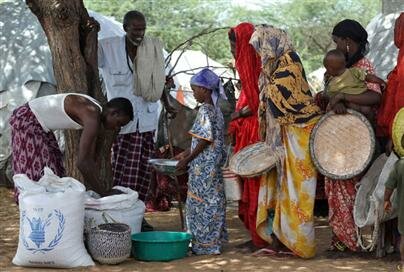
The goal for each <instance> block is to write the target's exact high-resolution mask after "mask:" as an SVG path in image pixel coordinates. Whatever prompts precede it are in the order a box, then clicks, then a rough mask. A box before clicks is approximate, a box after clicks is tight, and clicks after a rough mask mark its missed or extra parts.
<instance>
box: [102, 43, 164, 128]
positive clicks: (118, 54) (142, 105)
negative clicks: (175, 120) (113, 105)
mask: <svg viewBox="0 0 404 272" xmlns="http://www.w3.org/2000/svg"><path fill="white" fill-rule="evenodd" d="M98 66H99V68H100V70H101V74H102V77H103V79H104V82H105V86H106V89H107V98H108V100H111V99H112V98H115V97H125V98H127V99H129V100H130V101H131V102H132V106H133V115H134V116H133V121H131V122H129V124H127V125H126V126H124V127H122V128H121V131H120V132H119V133H120V134H127V133H133V132H136V131H137V130H138V131H139V132H140V133H143V132H147V131H153V130H156V129H157V126H158V107H159V104H158V102H148V101H145V100H144V99H143V98H142V97H140V96H136V95H134V92H133V90H134V88H135V86H134V80H133V74H132V72H131V70H130V69H129V67H130V68H131V69H132V70H133V64H132V61H131V59H130V57H129V56H128V55H127V54H126V49H125V36H123V37H113V38H109V39H104V40H100V41H98Z"/></svg>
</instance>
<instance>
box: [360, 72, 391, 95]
mask: <svg viewBox="0 0 404 272" xmlns="http://www.w3.org/2000/svg"><path fill="white" fill-rule="evenodd" d="M365 80H366V81H367V82H370V83H376V84H379V85H380V87H381V89H382V91H383V90H384V89H386V85H387V84H386V82H385V81H384V80H383V79H381V78H380V77H378V76H376V75H373V74H366V77H365Z"/></svg>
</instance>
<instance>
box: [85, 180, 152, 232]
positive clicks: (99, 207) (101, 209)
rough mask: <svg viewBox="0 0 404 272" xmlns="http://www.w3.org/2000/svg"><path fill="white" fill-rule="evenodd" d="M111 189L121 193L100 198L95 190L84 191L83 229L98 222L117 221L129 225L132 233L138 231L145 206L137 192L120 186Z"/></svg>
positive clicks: (86, 229) (98, 223)
mask: <svg viewBox="0 0 404 272" xmlns="http://www.w3.org/2000/svg"><path fill="white" fill-rule="evenodd" d="M113 189H117V190H119V191H122V192H123V194H119V195H111V196H106V197H101V198H100V197H99V195H98V194H96V193H95V192H92V191H88V192H86V201H85V219H84V222H85V224H84V229H85V231H88V230H89V229H90V228H92V227H95V226H97V225H100V224H104V223H108V222H118V223H124V224H127V225H129V227H130V228H131V233H132V234H134V233H138V232H140V229H141V226H142V220H143V216H144V212H145V209H146V206H145V205H144V203H143V201H141V200H140V199H139V195H138V193H137V192H136V191H133V190H132V189H130V188H127V187H122V186H115V187H114V188H113Z"/></svg>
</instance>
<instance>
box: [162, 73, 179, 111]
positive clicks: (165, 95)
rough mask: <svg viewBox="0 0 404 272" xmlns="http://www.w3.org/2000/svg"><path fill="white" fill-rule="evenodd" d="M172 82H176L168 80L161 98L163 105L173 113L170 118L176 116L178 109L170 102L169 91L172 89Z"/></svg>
mask: <svg viewBox="0 0 404 272" xmlns="http://www.w3.org/2000/svg"><path fill="white" fill-rule="evenodd" d="M171 80H172V79H171ZM171 84H174V83H173V82H171V81H170V80H169V81H166V83H165V85H164V90H163V93H162V94H161V99H160V100H161V102H162V104H163V107H164V108H165V109H166V111H167V112H168V113H169V114H170V115H171V116H170V118H175V116H176V115H177V110H176V109H175V108H174V107H173V106H171V104H170V102H169V101H168V95H170V94H169V93H168V92H169V89H171ZM174 86H175V85H174Z"/></svg>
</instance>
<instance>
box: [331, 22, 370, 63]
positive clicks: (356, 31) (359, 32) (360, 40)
mask: <svg viewBox="0 0 404 272" xmlns="http://www.w3.org/2000/svg"><path fill="white" fill-rule="evenodd" d="M332 35H334V36H337V37H339V38H350V39H351V40H353V41H354V42H356V43H357V44H358V46H359V48H358V51H357V52H355V54H354V55H353V56H351V57H350V58H348V55H347V56H346V59H347V64H346V67H348V68H349V67H351V66H352V65H354V64H355V63H356V62H358V61H359V60H360V59H362V58H363V57H364V56H365V55H366V54H367V53H368V51H369V42H368V33H367V32H366V30H365V29H364V28H363V26H362V25H361V24H360V23H358V22H357V21H355V20H350V19H345V20H343V21H341V22H339V23H338V24H336V25H335V26H334V29H333V30H332Z"/></svg>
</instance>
